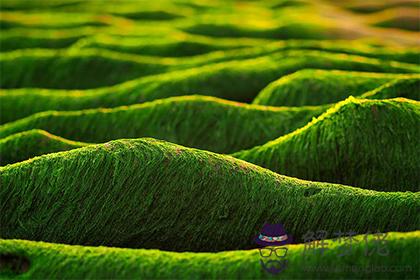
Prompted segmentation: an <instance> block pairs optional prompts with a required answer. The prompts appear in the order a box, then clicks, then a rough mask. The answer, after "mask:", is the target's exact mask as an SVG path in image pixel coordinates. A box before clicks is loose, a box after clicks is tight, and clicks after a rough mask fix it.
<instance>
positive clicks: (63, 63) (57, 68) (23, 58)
mask: <svg viewBox="0 0 420 280" xmlns="http://www.w3.org/2000/svg"><path fill="white" fill-rule="evenodd" d="M171 65H172V64H171V63H165V62H164V61H156V60H155V59H154V58H150V57H138V56H130V55H126V54H120V53H112V52H109V51H104V50H101V51H98V50H96V51H93V50H84V51H77V52H72V51H56V50H32V49H30V50H19V51H14V52H9V53H2V54H0V66H1V72H2V75H1V78H0V86H1V87H2V88H15V87H40V88H42V87H45V88H63V89H65V88H69V89H84V88H93V87H100V86H109V85H114V84H116V83H120V82H124V81H127V80H130V79H134V78H137V77H141V76H147V75H151V74H157V73H162V72H163V71H165V70H167V69H168V68H169V67H170V66H171ZM69 77H71V79H69Z"/></svg>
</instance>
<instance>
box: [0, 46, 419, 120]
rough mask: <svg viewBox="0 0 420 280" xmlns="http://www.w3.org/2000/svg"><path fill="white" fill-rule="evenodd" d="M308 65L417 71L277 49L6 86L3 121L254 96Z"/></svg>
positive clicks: (0, 100)
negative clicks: (81, 86)
mask: <svg viewBox="0 0 420 280" xmlns="http://www.w3.org/2000/svg"><path fill="white" fill-rule="evenodd" d="M280 62H281V63H280ZM304 68H321V69H342V70H356V69H357V70H359V71H365V72H396V73H400V72H411V73H416V72H418V71H419V67H418V66H414V65H411V64H402V63H398V62H384V61H379V60H377V59H372V58H363V57H359V56H352V55H344V54H331V53H329V54H328V53H324V52H318V51H311V52H306V53H305V54H303V53H302V52H295V51H290V52H285V53H282V54H278V55H272V56H265V57H260V58H254V59H248V60H243V61H230V62H223V63H215V64H210V65H207V66H201V67H196V68H191V69H184V70H180V71H174V72H170V73H165V74H160V75H153V76H149V77H143V78H140V79H136V80H133V81H130V82H126V83H123V84H119V85H116V86H113V87H106V88H100V89H91V90H84V91H82V90H74V91H63V90H46V89H43V90H40V89H14V90H2V91H0V121H1V123H5V122H9V121H12V120H16V119H19V118H22V117H25V116H28V115H31V114H33V113H36V112H41V111H46V110H60V111H62V110H80V109H89V108H96V107H107V108H111V107H117V106H121V105H130V104H136V103H142V102H146V101H151V100H155V99H161V98H166V97H171V96H180V95H190V94H200V95H208V96H215V97H220V98H224V99H229V100H235V101H240V102H250V101H252V100H253V99H254V98H255V97H256V96H257V95H258V93H259V92H260V91H261V90H262V89H263V88H264V87H265V86H266V85H267V84H268V83H270V82H272V81H274V80H276V79H278V78H279V77H282V76H284V75H287V74H290V73H293V72H296V71H298V70H301V69H304ZM44 77H46V76H44ZM3 79H5V78H3Z"/></svg>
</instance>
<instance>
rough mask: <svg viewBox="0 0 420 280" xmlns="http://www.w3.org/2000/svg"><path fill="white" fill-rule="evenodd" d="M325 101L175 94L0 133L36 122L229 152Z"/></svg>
mask: <svg viewBox="0 0 420 280" xmlns="http://www.w3.org/2000/svg"><path fill="white" fill-rule="evenodd" d="M328 107H329V105H327V106H312V107H309V106H308V107H298V108H293V107H265V106H258V105H248V104H244V103H237V102H231V101H226V100H222V99H218V98H214V97H204V96H181V97H172V98H167V99H161V100H156V101H152V102H147V103H144V104H139V105H132V106H129V107H125V106H124V107H118V108H114V109H91V110H82V111H70V112H57V111H49V112H41V113H38V114H35V115H32V116H29V117H27V118H24V119H21V120H18V121H16V122H11V123H8V124H5V125H3V126H0V137H6V136H8V135H11V134H13V133H17V132H22V131H25V130H30V129H35V128H36V129H44V130H47V131H48V132H50V133H53V134H56V135H60V136H62V137H65V138H68V139H73V140H79V141H85V142H94V143H100V142H106V141H109V140H115V139H118V138H140V137H153V138H158V139H162V140H166V141H170V142H173V143H176V144H181V145H184V146H188V147H194V148H201V149H205V150H210V151H214V152H219V153H232V152H235V151H239V150H242V149H247V148H251V147H254V146H256V145H261V144H264V143H266V142H267V141H270V140H273V139H275V138H277V137H279V136H281V135H284V134H286V133H289V132H292V131H293V130H295V129H297V128H299V127H302V126H304V125H305V124H306V123H308V122H309V121H310V120H311V119H312V118H313V117H316V116H319V115H320V114H322V113H323V112H324V111H325V110H326V109H327V108H328ZM127 124H130V125H129V126H127ZM33 148H34V147H33Z"/></svg>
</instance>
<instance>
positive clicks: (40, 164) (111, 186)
mask: <svg viewBox="0 0 420 280" xmlns="http://www.w3.org/2000/svg"><path fill="white" fill-rule="evenodd" d="M0 176H1V181H2V186H1V189H0V211H1V213H2V215H1V217H0V219H1V225H2V227H1V228H0V236H1V237H2V238H18V239H29V240H40V241H48V242H56V243H67V244H80V245H107V246H117V247H130V248H157V249H163V250H171V251H173V250H177V251H180V250H181V251H220V250H232V249H247V248H250V245H251V244H250V240H252V237H253V236H254V235H255V232H257V231H258V229H259V227H260V226H261V225H262V224H263V223H264V222H269V223H278V222H282V223H283V224H284V226H285V228H287V229H288V232H289V233H290V234H291V235H292V236H294V238H295V239H294V240H295V242H299V241H301V238H302V235H303V234H304V233H305V232H307V231H308V230H311V229H314V228H322V229H323V230H326V231H329V232H336V231H338V230H342V231H344V230H347V231H348V230H354V231H356V232H368V231H376V230H379V231H382V232H385V231H412V230H416V229H418V228H419V227H420V218H419V215H418V209H419V207H420V197H419V195H420V194H419V193H411V192H376V191H371V190H363V189H357V188H352V187H346V186H341V185H335V184H328V183H316V182H309V181H303V180H298V179H294V178H289V177H285V176H281V175H278V174H276V173H273V172H271V171H269V170H267V169H264V168H261V167H258V166H255V165H252V164H249V163H247V162H245V161H241V160H237V159H234V158H232V157H229V156H224V155H219V154H215V153H210V152H205V151H201V150H195V149H190V148H184V147H182V146H179V145H175V144H171V143H169V142H164V141H157V140H154V139H137V140H116V141H112V142H108V143H106V144H101V145H92V146H87V147H84V148H80V149H75V150H71V151H66V152H60V153H54V154H49V155H44V156H40V157H36V158H33V159H31V160H28V161H24V162H21V163H17V164H12V165H7V166H6V167H0ZM355 213H363V215H362V216H361V215H355ZM232 233H235V234H232Z"/></svg>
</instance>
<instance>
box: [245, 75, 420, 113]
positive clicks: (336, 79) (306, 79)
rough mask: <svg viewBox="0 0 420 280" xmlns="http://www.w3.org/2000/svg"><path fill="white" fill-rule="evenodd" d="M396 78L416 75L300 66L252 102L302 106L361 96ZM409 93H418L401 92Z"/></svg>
mask: <svg viewBox="0 0 420 280" xmlns="http://www.w3.org/2000/svg"><path fill="white" fill-rule="evenodd" d="M398 78H407V79H408V78H411V79H413V80H416V81H417V80H419V79H420V75H401V74H385V73H364V72H348V71H337V70H313V69H304V70H301V71H298V72H295V73H293V74H291V75H287V76H284V77H282V78H280V79H278V80H277V81H274V82H272V83H271V84H269V85H268V86H267V87H266V88H264V89H263V90H262V91H261V92H260V94H259V95H258V96H257V97H256V98H255V99H254V101H253V104H260V105H269V106H304V105H320V104H328V103H336V102H338V101H341V100H344V99H346V98H347V97H349V96H350V95H353V96H359V95H362V94H364V93H365V92H367V91H370V90H373V89H375V88H378V87H379V86H381V85H383V84H385V83H387V82H389V81H391V80H394V79H398ZM405 89H407V88H406V87H405ZM404 92H405V91H404ZM410 94H411V95H413V97H414V96H416V95H418V90H417V89H415V88H411V91H409V92H405V95H410ZM389 97H391V98H392V97H400V96H399V95H397V96H389ZM412 99H414V98H412Z"/></svg>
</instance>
